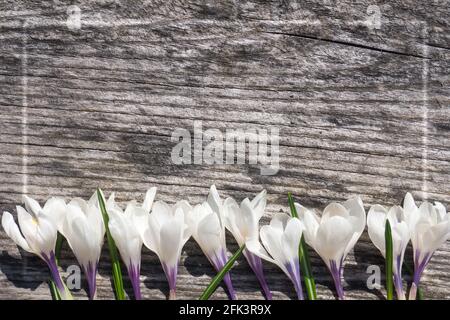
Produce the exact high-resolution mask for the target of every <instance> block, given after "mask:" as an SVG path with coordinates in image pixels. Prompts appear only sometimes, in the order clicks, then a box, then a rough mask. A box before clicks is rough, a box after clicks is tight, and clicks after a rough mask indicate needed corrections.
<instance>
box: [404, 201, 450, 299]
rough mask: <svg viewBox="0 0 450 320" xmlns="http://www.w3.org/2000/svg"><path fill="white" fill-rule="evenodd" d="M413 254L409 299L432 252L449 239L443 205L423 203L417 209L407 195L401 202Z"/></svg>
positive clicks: (449, 224)
mask: <svg viewBox="0 0 450 320" xmlns="http://www.w3.org/2000/svg"><path fill="white" fill-rule="evenodd" d="M403 210H404V212H405V219H406V222H407V223H408V226H409V230H410V234H411V242H412V246H413V254H414V277H413V284H412V286H411V290H410V294H409V299H410V300H413V299H415V298H416V294H417V288H418V286H419V282H420V278H421V277H422V273H423V271H424V270H425V267H426V266H427V264H428V263H429V262H430V260H431V257H432V256H433V254H434V252H435V251H436V250H437V249H438V248H439V247H440V246H441V245H442V244H443V243H445V242H446V241H447V240H448V239H449V237H450V214H449V213H448V212H447V210H446V208H445V207H444V205H443V204H442V203H440V202H435V203H434V205H433V204H431V203H429V202H427V201H424V202H422V204H421V205H420V207H417V205H416V203H415V202H414V198H413V197H412V195H411V194H410V193H407V194H406V196H405V199H404V201H403Z"/></svg>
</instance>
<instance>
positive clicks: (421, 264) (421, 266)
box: [409, 250, 433, 300]
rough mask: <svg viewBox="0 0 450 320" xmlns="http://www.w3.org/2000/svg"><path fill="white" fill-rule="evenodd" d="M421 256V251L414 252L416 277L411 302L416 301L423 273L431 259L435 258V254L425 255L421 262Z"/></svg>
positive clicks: (412, 286) (410, 294)
mask: <svg viewBox="0 0 450 320" xmlns="http://www.w3.org/2000/svg"><path fill="white" fill-rule="evenodd" d="M420 256H421V252H420V251H419V250H416V251H415V252H414V277H413V284H412V285H411V289H410V291H409V300H416V296H417V288H419V283H420V278H422V274H423V271H424V270H425V267H426V266H427V264H428V262H430V260H431V257H432V256H433V252H431V253H430V252H429V253H427V254H425V256H424V257H423V259H422V260H419V257H420Z"/></svg>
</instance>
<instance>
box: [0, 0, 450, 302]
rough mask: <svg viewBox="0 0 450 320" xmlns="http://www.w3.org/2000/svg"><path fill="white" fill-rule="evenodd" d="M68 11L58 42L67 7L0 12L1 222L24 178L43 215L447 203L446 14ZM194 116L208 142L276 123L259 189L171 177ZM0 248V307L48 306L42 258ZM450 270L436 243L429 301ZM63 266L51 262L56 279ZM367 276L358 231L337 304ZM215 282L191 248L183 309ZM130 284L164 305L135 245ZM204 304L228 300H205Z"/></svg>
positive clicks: (322, 4) (103, 5) (242, 179)
mask: <svg viewBox="0 0 450 320" xmlns="http://www.w3.org/2000/svg"><path fill="white" fill-rule="evenodd" d="M77 5H78V7H79V8H80V10H81V14H82V23H81V28H80V29H68V27H67V24H66V21H67V7H68V5H67V4H66V3H65V2H59V1H53V2H50V3H42V2H40V1H26V2H25V1H23V2H21V1H18V2H14V3H13V2H8V1H0V106H1V110H2V113H1V115H0V119H1V126H0V133H1V134H0V146H1V149H2V152H1V154H0V163H1V166H0V181H1V183H0V205H1V207H0V208H1V209H2V210H10V211H11V210H14V206H15V204H18V203H19V202H20V198H21V195H22V193H23V191H24V187H23V184H24V181H25V182H26V191H27V193H29V194H30V195H32V196H35V197H36V198H37V199H39V200H40V201H43V200H44V199H45V198H47V197H48V196H50V195H60V196H65V197H74V196H83V197H88V196H90V194H91V193H92V192H93V190H94V189H95V188H96V187H98V186H101V187H102V188H103V189H104V190H105V191H106V192H111V191H116V192H117V195H118V199H119V200H120V201H124V202H125V201H128V200H130V199H132V198H136V197H137V198H139V199H141V198H142V194H143V192H144V191H145V190H146V189H147V188H148V187H150V186H153V185H155V186H158V189H159V192H158V194H157V198H158V199H161V200H166V201H169V202H173V201H176V200H178V199H181V198H184V199H188V200H189V201H190V202H191V203H198V202H200V201H203V200H204V199H205V197H206V195H207V192H208V187H209V185H210V184H213V183H215V184H216V185H217V187H218V188H219V190H220V191H221V192H222V193H223V195H227V196H234V197H236V198H237V199H243V198H244V197H247V196H252V195H253V194H255V193H256V192H258V191H260V190H261V189H263V188H266V189H267V191H268V201H269V205H268V208H267V212H266V215H265V217H264V219H263V223H267V221H268V220H269V219H270V216H272V215H273V214H274V213H276V212H279V211H287V210H288V207H287V199H286V193H287V192H288V191H292V192H293V193H294V194H295V195H296V197H297V199H298V200H299V201H300V202H302V203H304V204H306V205H308V206H311V207H316V208H323V207H324V206H325V204H326V203H328V202H329V201H332V200H343V199H346V198H348V197H349V196H351V195H354V194H358V195H360V196H361V197H362V199H363V201H364V203H365V204H366V208H368V207H369V206H370V205H371V204H374V203H384V204H395V203H399V202H400V201H401V199H402V197H403V196H404V193H405V192H406V191H412V192H413V193H414V194H415V195H416V196H417V197H418V198H419V199H421V198H428V199H431V200H440V201H444V202H445V203H446V204H447V206H448V203H449V202H450V193H449V190H450V170H449V169H450V162H449V159H450V148H449V147H450V140H449V137H450V126H449V124H448V123H449V120H450V108H449V105H450V104H449V102H450V101H449V82H450V77H449V74H448V70H449V66H450V51H449V48H450V38H449V37H450V36H449V34H450V32H449V31H450V30H449V29H450V28H449V21H448V19H447V17H448V13H449V12H448V11H449V10H448V9H449V7H450V6H449V3H448V1H435V2H432V3H420V2H418V1H413V0H407V1H389V2H388V3H381V4H377V7H371V10H372V11H370V12H372V13H370V12H369V13H368V8H369V6H370V5H373V4H372V3H370V1H360V2H359V3H358V4H354V3H353V2H352V1H339V2H334V1H301V2H300V1H207V0H203V1H145V2H140V1H120V0H117V1H79V2H78V4H77ZM377 8H378V9H379V10H380V14H381V16H380V19H381V20H380V25H379V28H373V26H374V25H373V24H371V23H372V22H375V24H376V22H377V20H376V19H375V20H373V19H374V18H376V17H374V16H373V12H374V11H373V10H376V9H377ZM243 115H244V116H243ZM196 120H202V122H203V127H204V128H216V129H219V130H221V131H222V132H224V131H225V130H226V129H227V128H233V129H238V128H241V129H246V128H249V127H257V128H268V127H269V126H273V127H277V128H278V129H279V130H280V170H279V172H278V174H277V175H274V176H261V175H260V172H259V167H258V166H255V165H211V166H209V165H184V166H177V165H174V164H173V163H172V162H171V159H170V153H171V150H172V147H173V145H174V143H172V142H171V141H170V137H171V134H172V132H173V131H174V129H175V128H186V129H188V130H191V131H192V128H193V124H194V121H196ZM24 137H25V138H24ZM24 146H25V148H24ZM24 159H25V162H24ZM24 164H25V165H24ZM25 176H26V178H25ZM228 243H229V249H230V250H231V251H233V250H236V245H235V244H234V241H233V240H232V239H231V237H230V238H229V241H228ZM0 248H1V251H2V253H1V254H2V255H1V257H0V287H1V288H2V290H0V299H2V298H3V299H5V298H17V299H26V298H31V299H48V298H50V296H49V291H48V287H47V285H46V284H45V283H44V282H45V281H46V279H47V273H46V270H45V267H44V265H43V264H42V263H41V262H40V261H39V259H38V258H35V257H31V256H29V255H27V254H23V258H21V253H19V251H18V250H17V248H16V247H15V246H14V245H13V244H12V242H11V241H10V240H9V239H7V237H6V235H5V234H4V233H3V232H1V233H0ZM410 257H411V252H408V261H410ZM449 261H450V245H449V244H448V243H447V244H445V245H444V246H443V247H442V248H441V249H440V250H439V251H438V252H437V253H436V255H435V256H434V257H433V260H432V262H431V264H430V266H429V268H428V270H427V272H426V275H425V277H424V279H423V288H424V291H425V295H426V296H427V297H430V298H449V297H450V289H449V285H450V275H449V269H450V262H449ZM74 263H75V260H74V258H73V255H72V254H71V253H70V251H69V250H68V248H65V249H64V252H63V261H62V265H63V268H66V267H67V266H68V265H71V264H74ZM108 263H109V261H108V255H107V252H106V251H105V252H103V254H102V259H101V265H100V275H99V278H98V285H99V288H98V297H99V298H111V297H112V291H111V283H110V280H109V271H108V270H109V264H108ZM312 264H313V267H314V271H315V275H316V276H317V282H318V285H319V296H320V297H321V298H332V297H333V291H332V290H330V288H331V289H332V282H331V278H330V276H329V275H328V273H327V271H326V269H325V267H324V264H323V263H322V262H321V261H320V259H319V258H318V257H317V255H313V256H312ZM373 264H376V265H380V266H382V265H383V260H382V258H381V256H380V255H379V254H378V252H377V251H376V249H375V248H374V247H373V245H372V244H371V243H370V241H369V239H368V236H367V234H366V233H365V234H364V235H363V237H362V239H361V240H360V242H359V243H358V244H357V246H356V248H355V250H354V253H352V254H351V256H350V257H349V259H348V263H347V266H346V271H345V279H346V282H347V284H346V292H347V294H348V297H349V298H352V299H362V298H364V299H378V298H380V297H381V295H382V293H380V292H378V291H377V290H369V289H367V286H366V280H367V277H368V274H367V273H366V269H367V267H368V266H369V265H373ZM265 267H266V271H267V272H266V274H267V278H268V282H269V286H270V287H271V289H272V290H273V292H274V297H275V298H286V297H291V298H293V297H294V291H293V288H291V285H290V283H289V281H288V279H287V278H286V277H285V276H284V275H283V274H282V272H281V271H280V270H278V269H277V268H276V267H274V266H271V265H269V264H265ZM212 276H213V271H212V269H211V267H210V266H209V264H208V262H207V260H206V259H205V258H204V257H203V256H202V254H201V252H200V250H199V248H198V246H197V245H196V244H195V243H194V242H193V241H189V242H188V244H187V245H186V248H185V250H184V253H183V257H182V261H181V267H180V275H179V281H178V283H179V285H178V295H179V297H180V298H197V297H198V296H199V295H200V293H201V292H202V290H203V289H204V287H205V286H206V284H207V283H208V281H209V279H210V278H211V277H212ZM232 277H233V279H234V283H235V287H236V289H237V292H238V296H239V297H240V298H241V299H244V298H254V299H261V298H262V296H261V294H260V292H259V289H258V285H257V282H256V280H255V278H254V276H253V275H252V274H251V272H250V270H249V268H248V266H247V265H246V263H245V262H244V261H240V262H239V263H238V265H237V266H236V267H235V268H234V269H233V273H232ZM142 279H143V285H142V287H143V296H144V298H152V299H162V298H165V294H167V290H166V281H165V278H164V275H163V272H162V269H161V267H160V266H159V263H158V261H157V258H156V256H155V255H154V254H152V253H150V252H149V251H148V250H146V249H145V250H144V254H143V266H142ZM129 289H130V288H128V290H129ZM75 295H76V297H77V298H85V297H86V294H85V292H84V291H83V290H82V291H80V292H78V293H76V294H75ZM214 297H215V298H226V295H225V293H224V291H223V290H222V288H219V290H218V292H217V293H216V294H215V296H214Z"/></svg>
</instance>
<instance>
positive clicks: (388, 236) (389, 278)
mask: <svg viewBox="0 0 450 320" xmlns="http://www.w3.org/2000/svg"><path fill="white" fill-rule="evenodd" d="M384 239H385V245H386V293H387V297H386V298H387V300H393V299H394V281H393V279H394V275H393V265H394V264H393V261H394V256H393V247H392V232H391V224H390V223H389V220H388V219H386V227H385V231H384Z"/></svg>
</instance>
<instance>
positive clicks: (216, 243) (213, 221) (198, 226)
mask: <svg viewBox="0 0 450 320" xmlns="http://www.w3.org/2000/svg"><path fill="white" fill-rule="evenodd" d="M187 222H188V224H189V226H190V228H191V230H192V237H193V238H194V240H195V241H196V242H197V243H198V245H199V246H200V248H201V249H202V251H203V253H204V254H205V256H206V257H207V258H208V260H209V262H210V263H211V264H212V265H213V267H214V269H215V270H216V271H217V272H219V271H220V270H222V268H223V267H224V266H225V264H226V263H227V261H228V258H227V247H226V244H225V226H224V224H223V223H222V220H221V218H220V216H219V214H218V213H216V212H214V211H213V210H212V209H211V206H210V205H209V204H208V202H204V203H203V204H199V205H197V206H195V207H194V209H193V210H192V211H191V212H190V213H189V214H188V215H187ZM223 281H224V283H225V285H226V286H227V288H228V293H229V296H230V299H232V300H234V299H236V294H235V292H234V289H233V285H232V283H231V277H230V273H229V272H228V273H227V274H226V275H225V276H224V278H223Z"/></svg>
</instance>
